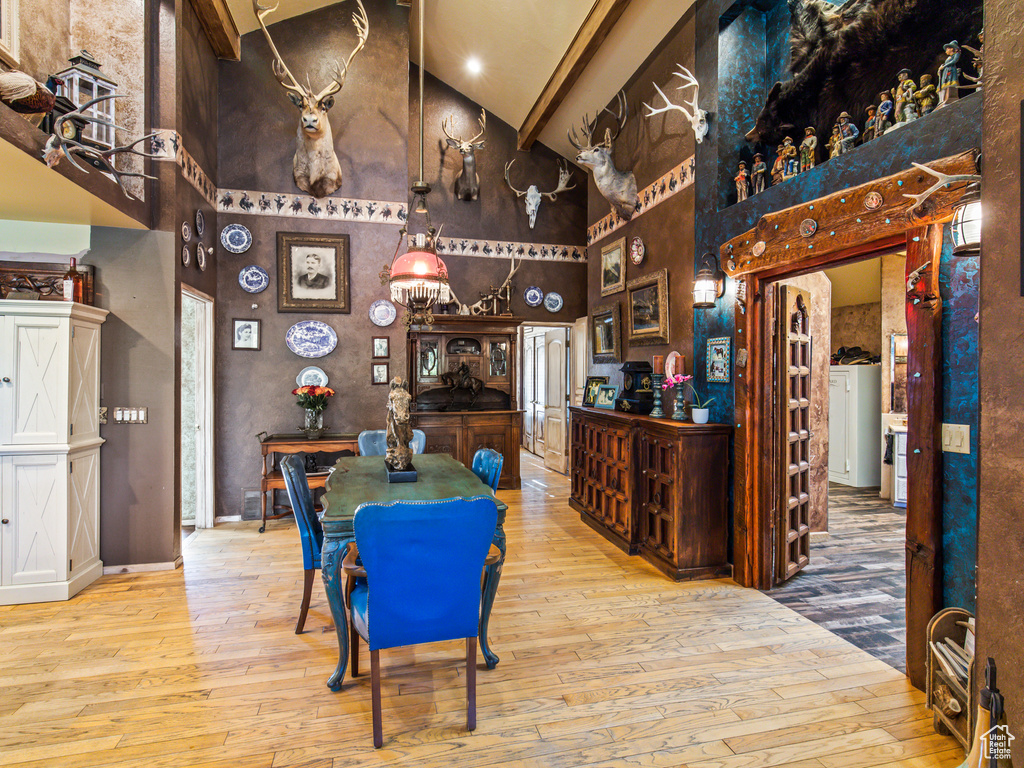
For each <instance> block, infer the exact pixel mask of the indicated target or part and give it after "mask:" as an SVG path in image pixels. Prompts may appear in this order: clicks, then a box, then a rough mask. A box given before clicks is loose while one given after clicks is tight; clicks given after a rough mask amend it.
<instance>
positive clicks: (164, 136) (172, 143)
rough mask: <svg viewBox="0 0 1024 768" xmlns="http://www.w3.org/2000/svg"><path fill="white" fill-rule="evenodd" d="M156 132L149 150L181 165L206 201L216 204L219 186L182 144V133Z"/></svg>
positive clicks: (187, 177)
mask: <svg viewBox="0 0 1024 768" xmlns="http://www.w3.org/2000/svg"><path fill="white" fill-rule="evenodd" d="M156 134H157V135H156V136H154V137H153V138H152V139H151V140H150V150H149V151H150V152H151V153H152V154H153V155H155V158H154V159H156V160H161V161H165V162H175V163H177V164H178V165H179V166H181V175H182V176H184V177H185V180H186V181H188V183H189V184H191V185H192V186H193V187H195V189H196V191H197V192H198V193H199V194H200V195H202V196H203V197H204V198H205V199H206V202H208V203H209V204H210V205H212V206H216V205H217V198H218V197H219V196H218V194H217V192H218V190H217V187H216V185H215V184H214V183H213V181H212V180H211V179H210V177H209V176H208V175H207V173H206V171H204V170H203V169H202V168H201V167H200V166H199V163H197V162H196V160H195V158H194V157H192V155H190V154H189V153H188V150H187V149H185V147H183V146H182V144H181V134H179V133H178V132H177V131H170V130H161V131H156Z"/></svg>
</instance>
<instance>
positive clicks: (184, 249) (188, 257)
mask: <svg viewBox="0 0 1024 768" xmlns="http://www.w3.org/2000/svg"><path fill="white" fill-rule="evenodd" d="M181 263H182V266H185V267H187V266H188V265H189V264H191V263H192V251H190V250H189V249H188V246H187V245H183V246H181Z"/></svg>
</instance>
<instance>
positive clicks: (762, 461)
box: [721, 152, 976, 688]
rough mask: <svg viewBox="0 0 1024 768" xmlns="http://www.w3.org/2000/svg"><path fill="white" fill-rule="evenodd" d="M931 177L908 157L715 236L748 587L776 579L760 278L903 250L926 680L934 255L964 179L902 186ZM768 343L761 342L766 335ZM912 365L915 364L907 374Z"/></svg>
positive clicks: (937, 576)
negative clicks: (726, 290)
mask: <svg viewBox="0 0 1024 768" xmlns="http://www.w3.org/2000/svg"><path fill="white" fill-rule="evenodd" d="M975 158H976V153H975V152H965V153H963V154H960V155H955V156H953V157H947V158H943V159H941V160H936V161H935V162H933V163H929V164H928V165H929V166H930V167H931V168H934V169H935V170H938V171H941V172H944V173H948V174H970V173H975V172H976V160H975ZM933 182H934V177H932V176H930V175H929V174H927V173H925V172H923V171H921V170H919V169H917V168H911V169H910V170H907V171H903V172H901V173H897V174H894V175H892V176H887V177H885V178H882V179H877V180H875V181H873V182H869V183H867V184H863V185H861V186H858V187H853V188H850V189H846V190H843V191H841V192H836V193H834V194H831V195H828V196H826V197H823V198H819V199H818V200H814V201H810V202H808V203H803V204H801V205H797V206H793V207H791V208H787V209H785V210H782V211H778V212H775V213H769V214H766V215H765V216H763V217H761V219H760V221H758V223H757V226H756V227H755V228H754V229H752V230H750V231H748V232H746V233H744V234H742V235H739V236H737V237H735V238H733V239H732V240H729V241H728V242H726V243H724V244H723V245H722V247H721V261H722V265H723V269H724V270H725V272H726V274H727V275H728V276H729V277H732V278H733V279H734V280H736V281H737V286H736V287H737V290H736V310H737V311H736V339H735V347H736V404H735V419H736V430H735V466H734V486H733V504H734V518H733V520H734V536H733V540H734V543H733V567H734V578H735V579H736V581H737V582H739V583H740V584H742V585H743V586H747V587H754V588H757V589H770V588H771V587H772V586H773V582H774V572H773V569H772V553H773V547H774V534H773V527H772V524H773V520H772V519H771V518H772V515H771V510H772V503H771V501H772V500H771V494H773V493H774V492H775V488H774V486H773V484H772V482H771V480H772V477H773V473H772V466H771V464H770V456H771V451H769V450H768V448H769V446H770V445H771V441H773V440H774V435H772V434H770V424H771V420H770V419H766V418H763V414H765V413H768V411H767V409H768V408H770V407H771V403H770V397H769V395H770V392H771V387H772V366H771V359H770V354H769V350H770V341H771V340H770V339H767V338H765V328H766V317H765V301H764V296H765V289H766V287H767V285H768V284H769V283H773V282H776V281H778V280H779V279H781V278H784V277H788V276H795V275H798V274H804V273H807V272H813V271H816V270H819V269H823V268H825V267H830V266H835V265H838V264H842V263H844V262H851V261H857V260H860V259H863V258H867V257H869V256H872V255H876V254H880V253H883V252H886V251H893V250H896V249H900V250H902V249H904V248H905V249H906V251H907V267H906V270H907V278H908V285H910V289H909V290H908V295H907V330H908V336H909V338H908V345H909V350H908V371H913V372H914V375H911V376H909V377H908V384H907V390H908V392H907V397H908V407H907V410H908V424H909V438H908V446H907V464H908V466H907V470H908V474H909V475H910V476H912V477H914V478H915V482H914V483H913V484H912V485H910V486H909V488H908V499H907V674H908V676H909V677H910V680H911V682H912V683H913V684H914V685H916V686H917V687H919V688H923V687H924V682H925V660H926V633H927V624H928V621H929V620H930V619H931V617H932V615H934V613H935V612H936V611H938V610H939V608H941V606H942V441H941V430H942V397H941V387H942V351H941V350H942V348H941V323H942V304H941V301H940V299H939V258H940V256H941V252H942V225H943V224H944V223H945V222H946V221H949V220H950V219H951V218H952V217H953V208H954V205H955V204H956V202H957V201H959V199H960V198H961V197H962V195H963V191H964V188H965V186H966V184H956V185H953V186H950V187H947V188H943V189H940V190H939V191H938V192H936V193H935V194H934V195H932V196H931V197H930V198H929V199H928V200H927V201H926V202H925V203H924V204H923V205H921V206H920V207H918V208H917V209H916V210H914V211H911V208H912V207H913V205H914V203H913V201H912V200H911V199H909V198H908V197H907V195H911V194H919V193H921V192H924V191H925V190H926V189H928V188H929V187H930V186H931V185H932V184H933ZM766 344H767V345H768V346H766ZM917 374H920V375H917Z"/></svg>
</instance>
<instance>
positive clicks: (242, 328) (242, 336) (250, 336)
mask: <svg viewBox="0 0 1024 768" xmlns="http://www.w3.org/2000/svg"><path fill="white" fill-rule="evenodd" d="M231 348H232V349H252V350H257V351H258V350H259V348H260V321H259V320H245V319H242V318H238V317H236V318H234V319H233V320H232V321H231Z"/></svg>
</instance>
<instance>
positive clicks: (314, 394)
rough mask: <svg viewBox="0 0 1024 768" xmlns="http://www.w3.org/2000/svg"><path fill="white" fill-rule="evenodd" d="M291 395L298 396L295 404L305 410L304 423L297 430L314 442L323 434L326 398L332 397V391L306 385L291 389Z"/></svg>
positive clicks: (328, 388)
mask: <svg viewBox="0 0 1024 768" xmlns="http://www.w3.org/2000/svg"><path fill="white" fill-rule="evenodd" d="M292 394H293V395H297V396H298V400H296V403H297V404H298V405H299V406H300V407H301V408H304V409H305V410H306V418H305V423H304V424H303V426H301V427H299V429H301V430H302V431H303V432H305V433H306V438H307V439H309V440H316V439H317V438H318V437H320V435H322V434H323V432H324V408H326V407H327V398H328V397H333V396H334V390H333V389H331V388H330V387H318V386H315V385H313V384H307V385H306V386H304V387H298V388H297V389H293V390H292Z"/></svg>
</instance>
